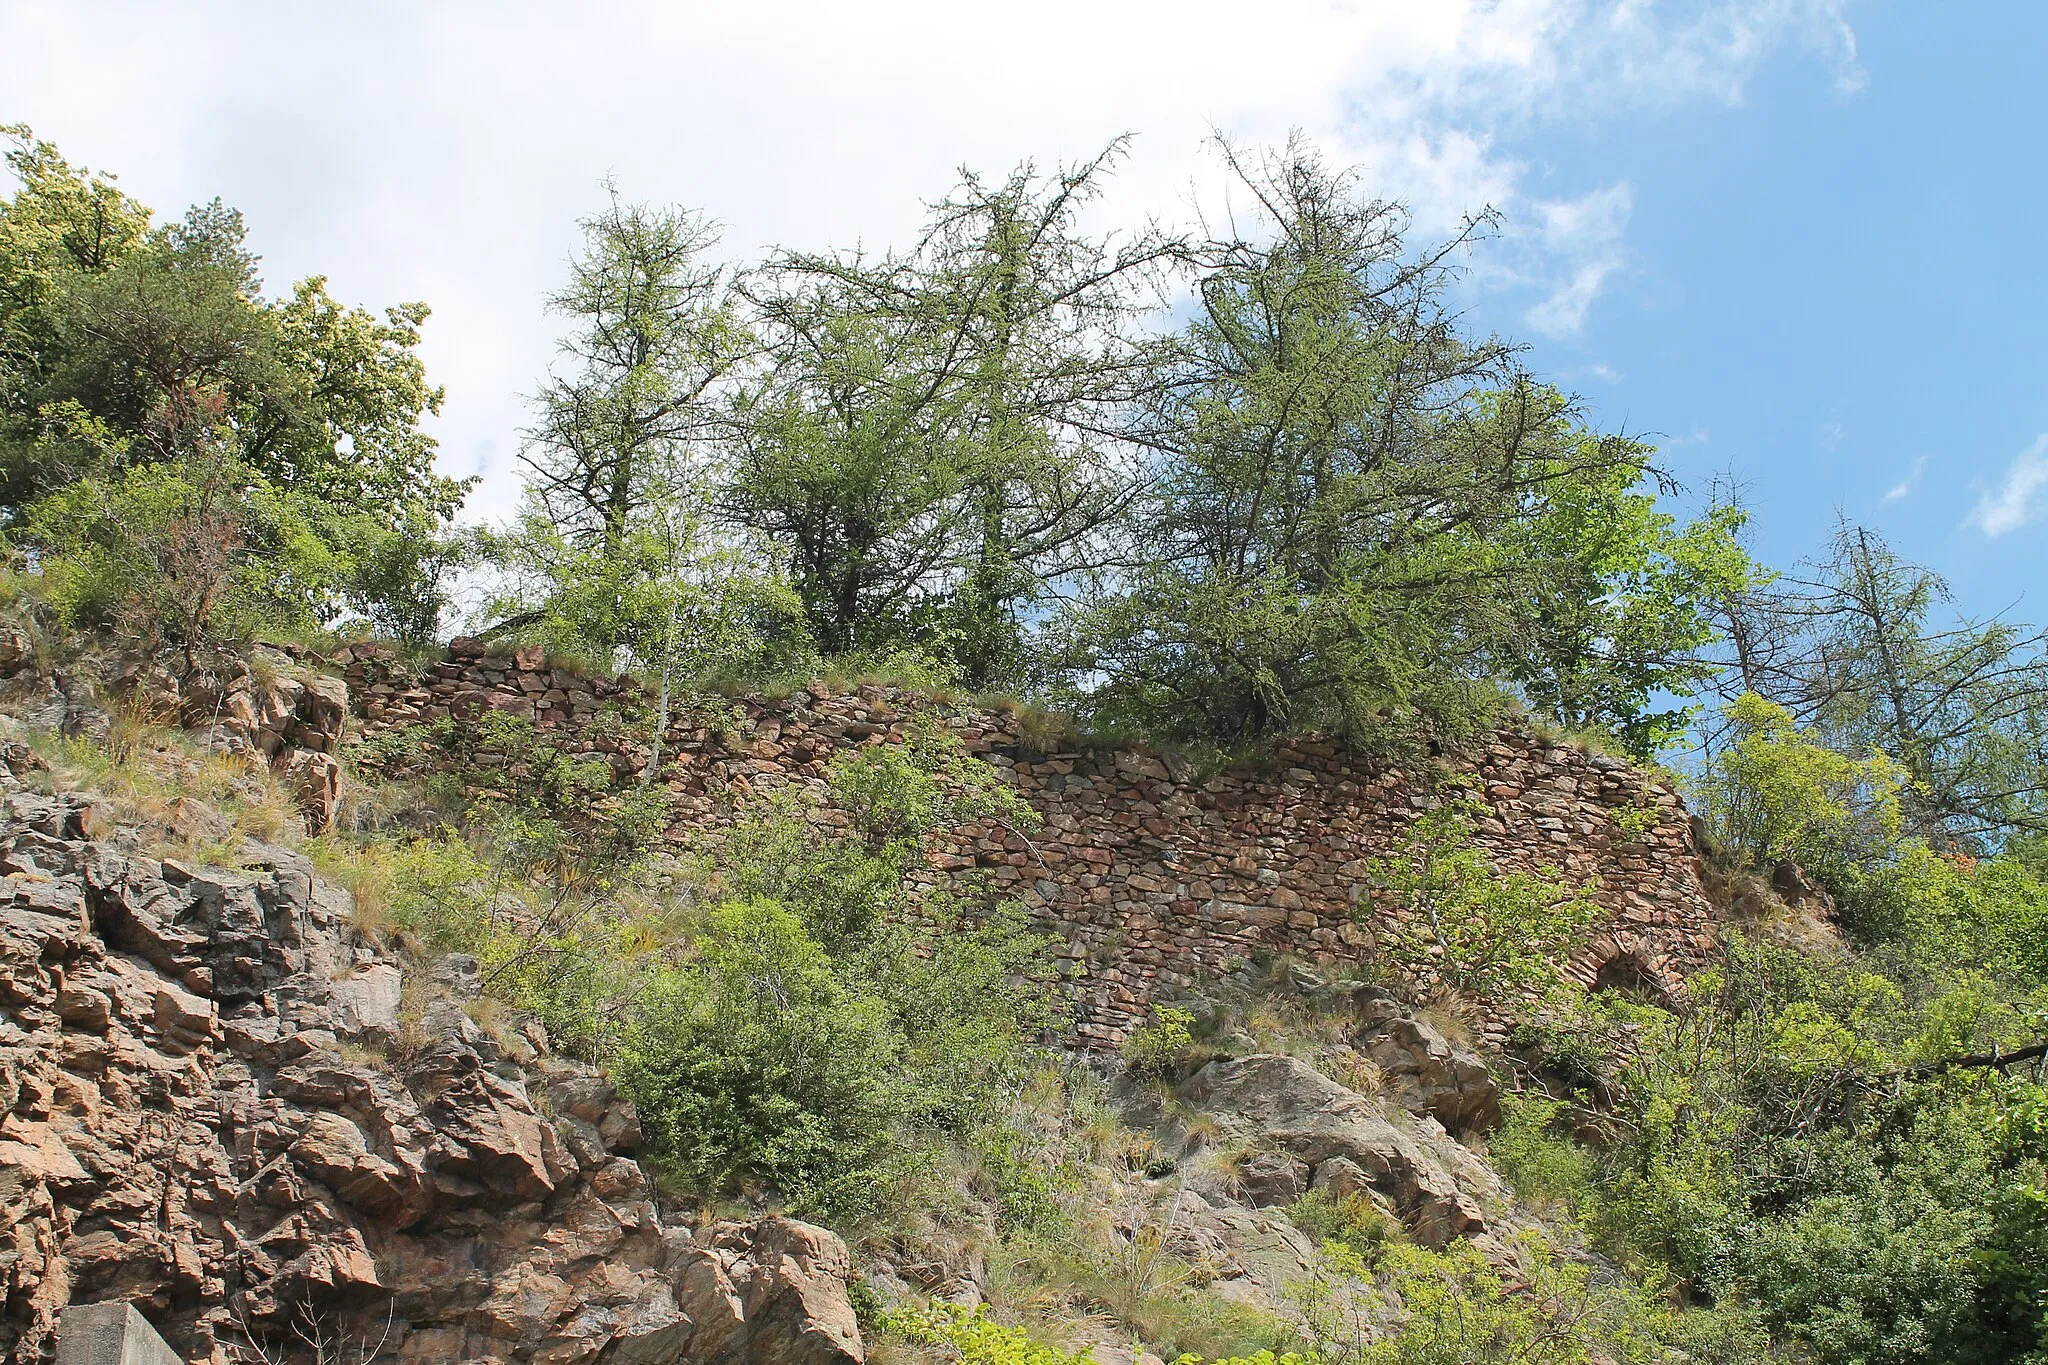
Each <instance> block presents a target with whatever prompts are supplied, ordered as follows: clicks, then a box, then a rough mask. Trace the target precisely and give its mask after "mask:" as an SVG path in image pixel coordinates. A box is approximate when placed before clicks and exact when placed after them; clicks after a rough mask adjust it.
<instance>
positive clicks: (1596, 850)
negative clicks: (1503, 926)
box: [334, 641, 1714, 1048]
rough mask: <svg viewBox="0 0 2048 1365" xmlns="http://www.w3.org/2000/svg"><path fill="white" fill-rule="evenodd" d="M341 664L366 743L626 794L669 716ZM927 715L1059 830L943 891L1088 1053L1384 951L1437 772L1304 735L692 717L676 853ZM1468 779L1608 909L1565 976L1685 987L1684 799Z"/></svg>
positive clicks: (500, 670) (360, 654) (783, 700)
mask: <svg viewBox="0 0 2048 1365" xmlns="http://www.w3.org/2000/svg"><path fill="white" fill-rule="evenodd" d="M334 662H336V663H339V664H341V665H343V666H344V667H345V669H346V673H347V677H348V680H349V683H350V694H351V697H352V699H353V705H354V706H355V708H356V712H357V715H358V716H359V717H360V720H361V730H362V732H363V734H364V735H366V736H375V735H379V734H384V733H389V732H392V731H395V730H398V729H401V728H402V727H405V726H408V725H419V724H427V723H432V722H434V721H437V720H441V719H443V718H448V717H453V718H455V719H456V720H458V721H464V720H471V719H474V718H475V717H477V716H479V715H481V714H482V713H484V712H485V711H487V710H488V711H501V712H505V713H508V714H512V715H515V716H520V717H524V718H527V719H530V720H532V721H533V722H534V723H535V724H536V725H537V726H538V727H539V728H540V729H541V730H542V731H543V732H547V733H551V734H555V735H558V736H561V737H562V739H563V742H564V743H565V747H567V748H569V749H570V750H571V751H573V752H579V753H581V754H584V755H586V756H590V757H602V758H604V759H606V760H608V761H609V762H610V763H611V764H612V766H613V768H614V770H615V771H616V772H617V773H618V774H619V777H620V779H621V780H622V781H626V780H632V779H635V778H636V777H637V775H638V774H639V773H640V771H641V770H642V768H643V767H644V765H645V764H646V762H647V761H648V757H649V752H650V745H649V744H648V743H647V741H646V739H645V738H636V737H635V736H634V730H633V727H632V726H631V725H630V724H628V725H620V724H618V723H615V722H614V721H613V717H616V716H619V715H621V714H625V715H627V716H640V717H645V716H646V715H648V714H649V713H650V712H651V707H650V706H649V705H648V701H647V698H646V696H645V694H644V693H643V692H642V691H641V689H640V688H639V686H638V685H637V684H635V683H632V682H630V681H627V680H622V679H621V680H614V679H602V678H587V677H583V676H580V675H578V674H576V673H573V672H571V671H569V670H566V669H562V668H556V667H551V666H549V664H548V663H547V662H546V660H545V659H544V658H542V657H541V655H540V653H539V652H538V651H537V650H521V651H519V652H517V653H515V654H513V655H509V656H492V655H487V654H485V653H483V652H482V651H481V650H479V649H477V648H476V647H475V646H474V645H473V644H472V643H471V642H468V641H457V642H456V645H455V647H454V648H453V649H452V650H451V653H450V657H449V658H448V659H447V660H446V661H444V662H441V663H438V664H433V665H430V666H428V667H426V668H425V669H424V670H423V671H421V672H418V673H409V672H407V671H406V670H404V669H402V668H400V667H399V666H398V665H397V663H396V662H395V660H394V659H393V657H392V656H391V655H390V654H389V653H388V652H384V651H380V650H378V649H375V648H364V649H360V650H355V651H344V652H343V653H342V654H341V655H339V656H337V657H336V659H335V660H334ZM919 710H934V711H936V712H937V713H938V714H939V715H940V716H941V718H942V719H943V721H944V723H945V724H947V725H948V726H949V727H951V728H952V729H953V730H954V731H955V732H956V733H957V734H959V735H960V736H961V738H962V739H963V740H964V741H965V742H966V744H967V747H968V748H969V749H970V750H971V751H972V752H974V753H976V754H978V755H980V756H981V757H983V758H985V759H987V760H988V761H989V762H991V763H993V764H995V765H996V766H998V767H1000V768H1002V769H1004V770H1005V771H1007V772H1008V773H1009V775H1010V776H1011V778H1012V779H1013V780H1014V781H1015V783H1016V785H1017V787H1018V788H1019V790H1021V791H1022V792H1023V793H1024V794H1025V795H1026V796H1027V797H1028V798H1029V799H1030V801H1031V803H1032V804H1033V805H1034V806H1035V807H1037V809H1038V810H1039V811H1040V812H1041V814H1042V815H1043V816H1044V825H1043V827H1042V828H1041V829H1039V830H1037V831H1033V832H1031V833H1030V835H1029V836H1028V838H1027V837H1026V836H1024V835H1020V834H1016V833H1012V832H1009V831H1005V830H990V829H985V828H968V829H963V830H960V831H958V832H956V834H955V835H954V836H953V837H952V838H951V839H950V840H949V841H948V842H946V844H945V845H944V846H943V847H942V848H940V849H939V850H937V851H936V852H935V853H934V855H933V857H932V860H931V867H930V869H929V870H928V872H926V873H925V874H924V875H925V876H926V877H927V878H928V879H929V880H930V881H931V882H933V883H936V882H938V881H940V880H941V879H945V878H949V877H956V876H961V875H965V874H970V873H976V874H980V875H982V876H985V877H987V878H988V879H989V880H991V881H992V882H993V883H994V884H995V885H996V886H997V887H998V888H1000V889H1001V890H1002V891H1003V892H1004V893H1005V894H1008V895H1013V896H1015V897H1017V898H1019V899H1021V900H1023V901H1024V902H1025V903H1026V904H1027V905H1029V906H1030V907H1031V909H1032V911H1033V913H1034V914H1035V916H1036V917H1037V918H1038V920H1039V922H1040V923H1041V924H1042V925H1043V926H1045V927H1046V928H1047V929H1049V930H1051V931H1052V932H1054V933H1056V934H1058V935H1059V937H1060V939H1061V941H1062V946H1061V948H1060V952H1061V953H1062V957H1063V965H1064V970H1065V973H1066V975H1067V977H1068V979H1069V981H1070V982H1071V983H1072V985H1073V987H1074V990H1075V999H1076V1002H1077V1006H1078V1013H1077V1022H1076V1033H1077V1037H1076V1041H1077V1042H1079V1043H1081V1044H1083V1045H1084V1046H1088V1047H1095V1048H1106V1047H1114V1046H1116V1045H1117V1044H1118V1042H1120V1040H1121V1039H1122V1038H1123V1036H1124V1035H1125V1034H1126V1033H1127V1032H1128V1031H1129V1029H1130V1028H1131V1027H1132V1026H1133V1025H1134V1024H1135V1023H1137V1022H1139V1021H1140V1020H1142V1019H1143V1017H1144V1016H1145V1014H1146V1011H1147V1008H1148V1005H1149V1002H1151V1001H1153V1000H1155V999H1159V998H1163V997H1171V996H1173V995H1176V994H1180V993H1184V992H1192V991H1197V990H1200V989H1201V988H1202V986H1203V984H1204V983H1205V982H1206V981H1209V980H1213V979H1214V978H1216V977H1219V976H1226V975H1229V974H1231V973H1232V972H1235V971H1240V970H1242V969H1243V968H1244V966H1245V965H1246V964H1248V963H1250V962H1252V961H1254V960H1255V959H1256V958H1257V957H1258V956H1260V955H1261V954H1266V953H1290V954H1295V955H1298V956H1302V957H1308V958H1315V959H1329V960H1342V959H1347V958H1349V959H1355V958H1358V957H1361V956H1366V955H1369V954H1370V953H1371V951H1372V948H1373V939H1374V927H1375V924H1376V923H1378V924H1381V925H1384V923H1385V920H1384V915H1385V914H1387V913H1389V912H1388V911H1386V910H1384V909H1374V908H1373V907H1372V906H1371V903H1370V902H1369V901H1368V902H1367V913H1365V914H1364V915H1362V916H1361V915H1357V914H1355V913H1354V910H1355V907H1356V906H1357V905H1358V903H1359V897H1360V896H1361V895H1364V894H1366V893H1365V890H1364V888H1365V884H1366V861H1367V860H1368V859H1370V858H1371V857H1373V856H1375V855H1381V854H1385V853H1387V852H1389V851H1390V850H1392V849H1394V848H1395V847H1397V846H1398V843H1399V839H1400V836H1401V833H1402V831H1403V830H1404V829H1405V828H1406V826H1407V825H1408V824H1409V823H1410V822H1411V821H1412V820H1413V819H1414V818H1415V816H1416V814H1417V813H1418V812H1419V811H1420V810H1422V809H1425V808H1426V807H1427V805H1428V802H1429V800H1430V798H1429V796H1428V794H1427V793H1428V790H1429V787H1430V782H1429V780H1428V779H1427V777H1426V775H1424V774H1422V773H1419V772H1417V771H1411V770H1408V769H1404V768H1401V767H1398V766H1393V765H1389V764H1385V763H1376V762H1373V761H1370V760H1367V759H1365V758H1362V757H1360V756H1358V755H1355V754H1353V753H1350V752H1347V751H1346V750H1345V749H1344V748H1343V747H1341V746H1340V745H1337V744H1334V743H1330V742H1327V741H1323V740H1317V739H1302V740H1296V741H1291V742H1289V743H1287V744H1285V745H1283V746H1282V747H1280V748H1279V749H1278V750H1277V751H1276V752H1275V753H1274V754H1272V755H1271V756H1270V759H1269V761H1267V762H1266V763H1264V764H1262V765H1260V766H1259V767H1258V768H1257V769H1256V770H1251V771H1242V772H1231V773H1226V774H1224V775H1221V776H1214V777H1206V778H1204V777H1200V776H1198V775H1196V774H1193V773H1191V772H1189V771H1187V770H1186V768H1185V767H1184V766H1183V765H1181V764H1180V763H1178V762H1177V761H1176V760H1175V759H1173V758H1172V757H1170V756H1163V755H1155V754H1151V753H1147V752H1143V751H1139V750H1134V749H1101V750H1079V749H1077V750H1075V751H1072V752H1058V753H1042V752H1038V751H1036V750H1035V749H1034V748H1033V747H1031V745H1030V744H1028V743H1027V742H1026V736H1025V735H1024V734H1023V733H1022V730H1023V727H1022V725H1021V723H1020V721H1019V719H1018V718H1017V717H1015V716H1013V715H1010V714H1007V713H1005V712H1002V711H992V710H985V709H978V708H973V707H960V706H950V705H941V704H938V703H934V702H933V701H931V700H930V699H928V698H925V697H922V696H919V695H917V694H913V693H908V692H903V691H899V690H897V689H894V688H890V687H879V686H862V687H859V688H855V689H852V690H847V689H835V688H833V687H831V686H829V685H827V684H825V683H813V684H812V685H811V686H810V687H809V688H808V689H807V690H805V691H801V692H797V693H795V694H793V695H791V696H789V697H769V696H764V695H750V696H745V697H741V698H737V699H734V700H732V701H730V702H729V703H728V702H726V701H724V700H718V701H717V702H716V704H715V705H712V706H705V705H702V704H697V705H693V706H691V707H688V708H683V709H681V710H679V711H678V713H677V715H676V717H675V719H674V722H673V723H672V724H671V726H670V728H669V733H668V735H667V736H666V739H665V741H664V743H663V745H662V759H661V765H662V766H661V772H660V773H659V779H660V780H661V781H662V782H663V783H664V784H665V785H666V786H667V788H668V790H669V792H670V795H671V809H672V812H673V821H672V825H671V833H672V836H673V837H675V838H677V839H678V840H683V839H688V838H690V837H691V836H692V835H694V834H696V833H698V832H702V831H708V830H715V829H716V828H717V827H719V826H720V825H722V824H723V823H725V822H727V821H729V820H730V819H731V816H732V812H733V810H734V809H735V807H736V805H737V804H738V803H740V802H743V801H744V800H745V799H746V798H747V797H749V796H750V795H752V794H754V793H757V792H765V791H769V790H773V789H775V788H778V787H782V786H785V785H788V784H790V783H802V784H807V785H810V786H812V787H822V785H823V780H824V774H825V766H826V764H827V763H828V762H829V761H830V759H831V758H832V756H833V755H834V754H835V753H837V752H838V751H840V750H841V749H843V748H846V747H849V746H854V745H861V744H872V743H887V742H893V741H899V740H900V739H901V738H902V736H903V733H904V727H905V726H906V725H907V724H908V723H909V721H910V719H911V718H912V716H913V715H914V714H915V713H916V712H918V711H919ZM1467 766H1468V767H1469V768H1470V769H1471V771H1472V775H1473V776H1474V777H1475V778H1476V780H1477V784H1478V788H1479V790H1480V791H1481V792H1482V793H1483V795H1484V797H1485V800H1486V803H1487V805H1488V807H1489V808H1490V811H1491V815H1490V818H1487V819H1485V820H1483V821H1482V822H1481V826H1480V829H1479V838H1480V841H1481V843H1482V844H1483V846H1484V847H1485V850H1486V852H1487V854H1488V856H1489V857H1490V858H1491V859H1492V860H1493V861H1494V862H1495V864H1496V865H1498V866H1502V867H1512V868H1522V869H1527V870H1530V871H1537V870H1545V871H1550V872H1554V873H1555V874H1557V875H1559V876H1562V877H1563V878H1565V879H1566V880H1568V881H1570V882H1572V883H1575V884H1588V885H1590V886H1592V888H1593V895H1594V898H1595V899H1596V900H1597V901H1598V902H1599V903H1600V905H1601V906H1602V907H1603V908H1604V910H1605V912H1606V915H1605V918H1604V920H1603V922H1602V923H1601V925H1600V926H1599V927H1598V929H1597V931H1596V932H1595V934H1594V935H1593V937H1592V938H1591V940H1590V941H1589V942H1588V943H1587V944H1586V946H1585V948H1584V949H1583V950H1582V951H1581V952H1580V953H1579V954H1578V955H1577V956H1576V957H1575V958H1574V959H1573V960H1572V961H1570V962H1568V963H1564V964H1560V965H1561V967H1562V969H1563V970H1564V971H1566V972H1567V973H1568V974H1570V975H1571V976H1573V977H1575V978H1576V979H1578V980H1580V981H1583V982H1586V983H1589V984H1590V983H1593V982H1594V981H1596V980H1602V979H1604V980H1607V981H1611V982H1619V983H1623V984H1630V985H1635V986H1638V987H1645V988H1648V989H1652V990H1658V991H1666V992H1668V991H1671V990H1674V989H1676V988H1677V987H1678V985H1679V983H1680V982H1681V981H1682V979H1683V977H1684V975H1685V973H1686V972H1687V971H1688V970H1689V969H1690V968H1691V967H1692V966H1694V965H1696V964H1697V963H1698V962H1699V961H1701V960H1702V959H1703V957H1704V956H1705V954H1706V953H1707V952H1708V950H1709V949H1710V948H1711V946H1712V942H1713V933H1714V919H1713V912H1712V909H1711V907H1710V906H1709V903H1708V900H1707V896H1706V893H1705V891H1704V889H1703V887H1702V885H1701V881H1700V875H1699V866H1698V859H1697V850H1696V847H1695V845H1694V842H1693V837H1692V833H1691V827H1690V820H1689V818H1688V816H1687V814H1686V811H1685V809H1684V806H1683V805H1682V803H1681V802H1680V800H1679V798H1678V796H1677V795H1676V794H1675V793H1674V792H1672V791H1671V790H1670V789H1669V788H1668V787H1666V786H1664V785H1663V784H1661V783H1659V782H1658V781H1656V780H1655V779H1653V778H1651V777H1649V776H1648V775H1646V774H1644V773H1642V772H1640V771H1638V770H1636V769H1634V768H1632V767H1630V766H1629V765H1628V764H1626V763H1623V762H1620V761H1617V760H1614V759H1611V758H1606V757H1602V756H1597V755H1589V754H1586V753H1583V752H1581V751H1579V750H1578V749H1576V748H1573V747H1570V746H1566V745H1560V744H1554V743H1551V742H1548V741H1546V740H1543V739H1540V738H1537V737H1535V736H1533V735H1530V734H1527V733H1522V732H1519V731H1515V730H1511V729H1510V730H1503V731H1501V732H1499V733H1497V734H1496V735H1494V736H1493V738H1492V740H1491V742H1490V743H1487V744H1485V745H1483V746H1481V747H1480V748H1479V750H1478V752H1477V753H1476V754H1475V755H1474V756H1473V757H1472V758H1471V759H1470V760H1469V761H1468V763H1467ZM834 814H835V813H833V812H830V811H823V812H821V813H820V817H819V818H820V819H822V820H825V821H830V820H832V819H833V818H834Z"/></svg>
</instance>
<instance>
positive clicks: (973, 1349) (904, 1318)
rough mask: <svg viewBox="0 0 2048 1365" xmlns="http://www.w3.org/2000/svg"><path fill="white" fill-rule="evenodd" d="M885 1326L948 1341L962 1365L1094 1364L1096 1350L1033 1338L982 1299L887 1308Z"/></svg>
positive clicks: (928, 1341)
mask: <svg viewBox="0 0 2048 1365" xmlns="http://www.w3.org/2000/svg"><path fill="white" fill-rule="evenodd" d="M880 1326H881V1328H882V1330H883V1331H884V1332H886V1333H889V1334H890V1335H893V1336H897V1337H900V1338H902V1339H903V1340H905V1341H911V1342H916V1343H917V1344H919V1345H921V1346H945V1347H949V1348H950V1349H951V1350H952V1351H953V1352H954V1353H955V1355H954V1359H956V1360H958V1361H959V1362H960V1365H1093V1362H1094V1360H1095V1353H1094V1352H1093V1351H1089V1350H1085V1349H1084V1350H1082V1351H1080V1352H1079V1353H1070V1352H1067V1351H1062V1350H1060V1349H1058V1348H1057V1347H1053V1346H1047V1345H1044V1344H1042V1343H1040V1342H1036V1341H1033V1340H1032V1339H1031V1338H1030V1336H1028V1335H1027V1334H1026V1333H1025V1332H1024V1331H1023V1330H1022V1329H1021V1328H1016V1327H1005V1326H1003V1325H1002V1324H1001V1323H999V1322H997V1321H995V1320H994V1319H993V1318H991V1317H989V1315H988V1310H987V1309H985V1308H983V1307H982V1306H980V1305H979V1304H977V1305H975V1306H974V1307H971V1308H969V1307H963V1306H962V1305H960V1304H956V1303H946V1302H944V1301H943V1300H941V1301H938V1302H934V1303H931V1304H928V1305H925V1306H924V1307H916V1306H912V1307H906V1308H899V1309H895V1310H893V1311H891V1312H888V1313H884V1314H883V1315H882V1318H881V1322H880Z"/></svg>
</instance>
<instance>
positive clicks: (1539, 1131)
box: [1486, 1094, 1597, 1214]
mask: <svg viewBox="0 0 2048 1365" xmlns="http://www.w3.org/2000/svg"><path fill="white" fill-rule="evenodd" d="M1501 1108H1502V1110H1503V1114H1504V1121H1503V1122H1502V1124H1501V1126H1500V1128H1499V1129H1498V1130H1497V1131H1496V1132H1494V1133H1493V1134H1492V1135H1491V1136H1490V1137H1489V1138H1488V1139H1487V1141H1486V1150H1487V1155H1488V1156H1489V1157H1491V1158H1492V1160H1493V1164H1494V1166H1495V1168H1496V1169H1498V1170H1499V1171H1500V1173H1501V1175H1502V1177H1503V1178H1504V1179H1505V1180H1506V1181H1507V1183H1508V1185H1509V1186H1510V1187H1511V1188H1512V1189H1513V1190H1514V1192H1515V1194H1516V1196H1517V1197H1519V1198H1521V1199H1523V1200H1525V1201H1527V1202H1528V1203H1531V1204H1534V1205H1536V1206H1538V1207H1546V1206H1547V1207H1551V1208H1558V1209H1562V1210H1563V1211H1564V1212H1566V1213H1567V1214H1572V1213H1576V1211H1577V1210H1578V1209H1579V1207H1580V1206H1581V1205H1590V1203H1591V1202H1592V1192H1593V1183H1594V1178H1595V1175H1596V1172H1597V1167H1596V1166H1595V1164H1594V1162H1593V1160H1592V1159H1591V1157H1590V1156H1589V1155H1588V1154H1587V1153H1586V1152H1585V1151H1584V1150H1583V1149H1582V1148H1580V1147H1579V1146H1578V1145H1577V1144H1576V1143H1574V1142H1573V1141H1572V1140H1571V1138H1570V1137H1569V1136H1567V1135H1562V1134H1560V1133H1559V1132H1558V1131H1557V1123H1558V1120H1559V1118H1560V1117H1562V1116H1563V1115H1565V1114H1566V1113H1568V1112H1569V1109H1570V1106H1569V1105H1567V1104H1565V1103H1564V1102H1562V1101H1558V1100H1549V1099H1542V1098H1539V1097H1537V1096H1534V1095H1514V1094H1509V1095H1504V1096H1502V1099H1501Z"/></svg>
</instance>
